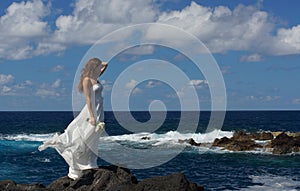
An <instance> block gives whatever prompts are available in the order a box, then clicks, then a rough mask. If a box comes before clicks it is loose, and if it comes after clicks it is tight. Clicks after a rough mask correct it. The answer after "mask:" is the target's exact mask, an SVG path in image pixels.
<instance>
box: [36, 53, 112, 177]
mask: <svg viewBox="0 0 300 191" xmlns="http://www.w3.org/2000/svg"><path fill="white" fill-rule="evenodd" d="M107 64H108V63H107V62H102V61H101V60H99V59H98V58H92V59H90V60H89V61H88V62H87V63H86V64H85V67H84V68H83V70H82V73H81V78H80V82H79V84H78V90H79V92H81V93H82V92H84V94H85V98H86V105H85V106H84V108H83V109H82V110H81V112H80V113H79V115H78V116H77V117H76V118H75V119H74V120H73V121H72V122H71V123H70V124H69V125H68V127H67V128H66V129H65V131H64V133H62V134H60V135H58V134H57V133H56V134H55V135H54V136H53V137H52V138H51V139H50V140H47V141H45V142H44V143H43V144H42V145H41V146H39V150H40V151H42V150H45V149H46V148H48V147H52V148H55V149H56V150H57V151H58V153H59V154H60V155H61V156H62V157H63V158H64V159H65V161H66V162H67V163H68V165H69V173H68V177H69V178H71V179H74V180H75V179H77V178H79V177H80V176H81V175H82V170H85V169H90V168H98V165H97V158H98V144H99V137H100V134H101V132H103V130H104V125H105V124H104V112H103V98H102V95H101V94H102V89H103V87H102V85H101V83H100V82H99V81H98V80H97V79H98V78H99V77H100V76H101V75H102V73H103V72H104V71H105V69H106V68H107Z"/></svg>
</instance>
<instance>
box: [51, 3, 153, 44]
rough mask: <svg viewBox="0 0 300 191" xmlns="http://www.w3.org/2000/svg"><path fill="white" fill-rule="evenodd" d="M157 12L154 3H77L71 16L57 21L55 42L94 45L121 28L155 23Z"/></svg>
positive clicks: (63, 16)
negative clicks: (136, 24) (135, 24)
mask: <svg viewBox="0 0 300 191" xmlns="http://www.w3.org/2000/svg"><path fill="white" fill-rule="evenodd" d="M157 12H158V9H155V8H154V4H153V3H152V1H151V0H143V1H132V0H123V1H119V0H102V1H98V0H89V1H87V0H78V1H77V2H76V4H75V8H74V11H73V14H72V15H62V16H60V17H59V18H58V19H57V20H56V27H57V30H56V31H55V34H54V38H55V40H56V41H58V42H64V43H65V42H66V43H78V44H91V43H95V42H96V41H97V40H99V39H100V38H101V37H103V36H104V35H105V34H107V33H109V32H111V31H113V30H115V29H118V28H120V27H122V26H127V25H130V24H134V23H144V22H153V21H155V18H156V17H157ZM124 35H125V34H124Z"/></svg>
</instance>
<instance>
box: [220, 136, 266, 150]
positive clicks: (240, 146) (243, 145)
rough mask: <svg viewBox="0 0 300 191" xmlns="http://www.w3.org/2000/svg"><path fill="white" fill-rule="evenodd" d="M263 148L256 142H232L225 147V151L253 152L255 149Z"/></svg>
mask: <svg viewBox="0 0 300 191" xmlns="http://www.w3.org/2000/svg"><path fill="white" fill-rule="evenodd" d="M261 147H262V146H261V145H259V144H256V143H255V141H254V140H250V139H248V140H232V141H231V142H230V143H229V144H227V145H226V146H225V149H228V150H231V151H251V150H254V149H255V148H261Z"/></svg>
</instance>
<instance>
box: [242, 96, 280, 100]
mask: <svg viewBox="0 0 300 191" xmlns="http://www.w3.org/2000/svg"><path fill="white" fill-rule="evenodd" d="M246 99H247V100H254V101H262V102H271V101H276V100H279V99H281V96H270V95H266V96H254V95H251V96H246Z"/></svg>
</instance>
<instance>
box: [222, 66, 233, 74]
mask: <svg viewBox="0 0 300 191" xmlns="http://www.w3.org/2000/svg"><path fill="white" fill-rule="evenodd" d="M221 72H222V74H231V73H232V72H231V66H223V67H221Z"/></svg>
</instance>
